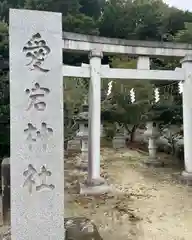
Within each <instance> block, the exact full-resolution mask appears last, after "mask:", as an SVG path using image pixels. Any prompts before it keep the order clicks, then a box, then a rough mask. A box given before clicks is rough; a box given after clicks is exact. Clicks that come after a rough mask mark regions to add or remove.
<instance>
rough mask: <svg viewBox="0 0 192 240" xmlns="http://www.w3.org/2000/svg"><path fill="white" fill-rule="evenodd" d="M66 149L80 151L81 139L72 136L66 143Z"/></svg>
mask: <svg viewBox="0 0 192 240" xmlns="http://www.w3.org/2000/svg"><path fill="white" fill-rule="evenodd" d="M67 150H68V151H80V150H81V140H80V138H74V139H72V140H70V141H69V142H68V144H67Z"/></svg>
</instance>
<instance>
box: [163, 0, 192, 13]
mask: <svg viewBox="0 0 192 240" xmlns="http://www.w3.org/2000/svg"><path fill="white" fill-rule="evenodd" d="M164 2H166V3H168V4H169V5H170V6H174V7H177V8H180V9H183V10H190V11H192V0H164Z"/></svg>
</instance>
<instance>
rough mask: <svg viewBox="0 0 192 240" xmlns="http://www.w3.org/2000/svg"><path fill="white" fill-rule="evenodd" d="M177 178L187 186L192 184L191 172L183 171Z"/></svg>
mask: <svg viewBox="0 0 192 240" xmlns="http://www.w3.org/2000/svg"><path fill="white" fill-rule="evenodd" d="M179 180H180V182H181V183H182V184H186V185H188V186H192V173H189V172H186V171H183V172H182V173H181V175H180V176H179Z"/></svg>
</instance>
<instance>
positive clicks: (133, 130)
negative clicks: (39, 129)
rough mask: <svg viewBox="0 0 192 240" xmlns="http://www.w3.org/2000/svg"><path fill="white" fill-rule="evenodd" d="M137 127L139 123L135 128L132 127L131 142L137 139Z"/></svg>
mask: <svg viewBox="0 0 192 240" xmlns="http://www.w3.org/2000/svg"><path fill="white" fill-rule="evenodd" d="M136 129H137V125H134V126H133V128H132V129H131V134H130V142H134V140H135V131H136Z"/></svg>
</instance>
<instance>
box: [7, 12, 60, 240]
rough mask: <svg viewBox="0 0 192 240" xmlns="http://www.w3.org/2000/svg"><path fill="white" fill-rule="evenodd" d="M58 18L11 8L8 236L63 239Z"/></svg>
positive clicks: (34, 239)
mask: <svg viewBox="0 0 192 240" xmlns="http://www.w3.org/2000/svg"><path fill="white" fill-rule="evenodd" d="M61 22H62V16H61V14H60V13H53V12H39V11H30V10H16V9H11V10H10V21H9V41H10V96H11V97H10V109H11V234H12V239H18V240H19V239H26V240H37V239H41V240H47V239H50V240H58V239H59V240H64V166H63V165H64V156H63V155H64V154H63V142H64V141H63V125H64V123H63V77H62V25H61Z"/></svg>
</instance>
